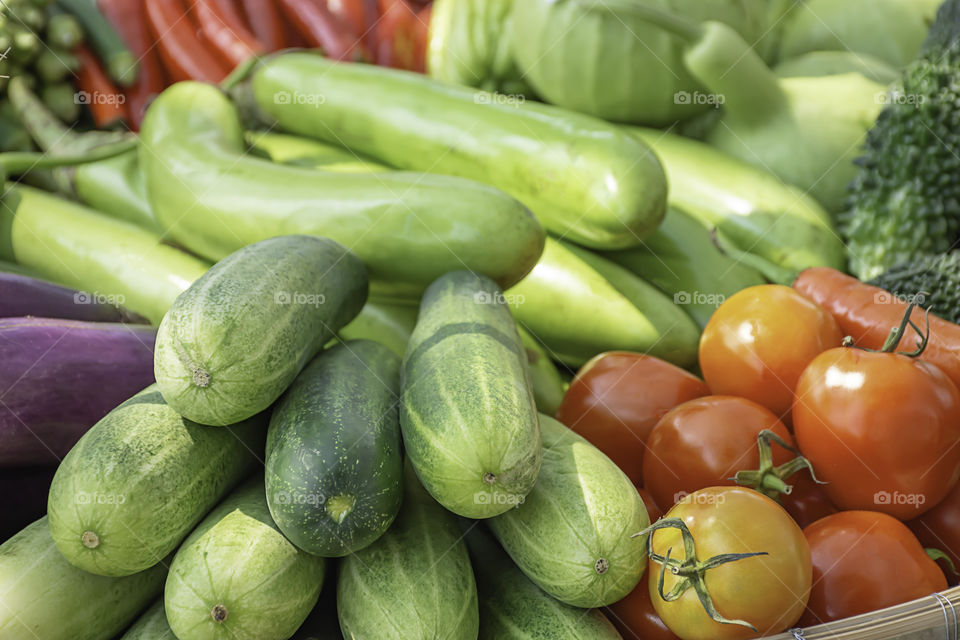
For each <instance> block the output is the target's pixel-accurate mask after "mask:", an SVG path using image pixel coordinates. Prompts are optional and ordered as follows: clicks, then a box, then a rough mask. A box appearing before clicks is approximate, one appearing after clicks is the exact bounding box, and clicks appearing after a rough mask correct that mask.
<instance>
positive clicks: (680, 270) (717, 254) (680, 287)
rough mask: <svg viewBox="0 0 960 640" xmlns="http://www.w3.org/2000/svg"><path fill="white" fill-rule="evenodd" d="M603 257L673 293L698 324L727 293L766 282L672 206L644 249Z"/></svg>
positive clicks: (670, 293) (675, 301)
mask: <svg viewBox="0 0 960 640" xmlns="http://www.w3.org/2000/svg"><path fill="white" fill-rule="evenodd" d="M602 255H603V257H605V258H608V259H609V260H612V261H614V262H616V263H617V264H619V265H620V266H621V267H624V268H626V269H629V270H630V271H632V272H633V273H634V274H636V275H637V276H640V277H641V278H643V279H645V280H647V281H648V282H650V283H652V284H654V285H655V286H656V287H657V288H658V289H660V290H661V291H663V292H664V293H666V294H667V295H668V296H670V297H672V298H673V303H674V304H676V305H678V306H679V307H681V308H682V309H683V310H684V311H686V312H687V313H688V314H690V317H692V318H693V319H694V320H696V322H697V324H698V325H700V328H703V327H705V326H706V324H707V320H709V319H710V316H711V315H713V312H714V311H715V310H716V309H717V307H718V306H720V305H721V304H722V303H723V301H724V300H726V299H727V298H728V297H730V296H732V295H733V294H735V293H736V292H737V291H740V290H741V289H746V288H747V287H752V286H754V285H758V284H765V283H766V280H765V279H764V277H763V276H762V275H760V272H759V271H757V270H755V269H751V268H750V267H748V266H746V265H744V264H742V263H740V262H737V261H736V260H734V259H733V258H731V257H728V256H726V255H724V254H723V253H722V252H721V251H720V249H718V248H717V246H716V245H715V244H714V242H713V240H712V238H711V237H710V231H709V230H708V229H707V228H706V227H704V226H703V225H702V224H700V222H698V221H697V220H696V219H695V218H694V217H692V216H691V215H689V214H687V213H685V212H684V211H682V210H680V209H676V208H673V207H671V208H670V210H669V211H668V212H667V217H666V218H665V219H664V221H663V224H662V225H660V228H659V229H657V231H656V233H654V234H653V235H651V236H650V237H649V238H647V240H646V242H645V243H644V246H643V247H638V248H636V249H625V250H623V251H606V252H604V253H603V254H602Z"/></svg>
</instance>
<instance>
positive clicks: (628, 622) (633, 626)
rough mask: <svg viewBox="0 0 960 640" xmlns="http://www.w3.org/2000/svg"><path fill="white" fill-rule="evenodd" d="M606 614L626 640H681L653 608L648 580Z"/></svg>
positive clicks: (608, 609)
mask: <svg viewBox="0 0 960 640" xmlns="http://www.w3.org/2000/svg"><path fill="white" fill-rule="evenodd" d="M650 521H651V522H652V521H653V519H652V518H651V520H650ZM606 614H607V618H609V619H610V622H612V623H613V626H615V627H616V628H617V631H619V632H620V635H622V636H623V639H624V640H679V638H677V636H676V635H674V633H673V632H672V631H670V629H669V628H668V627H667V625H666V623H664V621H663V620H661V619H660V616H658V615H657V612H656V610H655V609H654V608H653V602H651V601H650V587H649V585H647V581H646V580H641V581H640V583H639V584H638V585H637V586H636V587H635V588H634V589H633V591H631V592H630V593H629V594H628V595H627V597H626V598H624V599H623V600H620V601H618V602H615V603H613V604H612V605H610V606H609V607H607V608H606Z"/></svg>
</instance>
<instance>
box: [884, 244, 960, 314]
mask: <svg viewBox="0 0 960 640" xmlns="http://www.w3.org/2000/svg"><path fill="white" fill-rule="evenodd" d="M870 284H873V285H876V286H878V287H882V288H884V289H886V290H887V291H890V292H891V293H892V294H893V295H895V296H896V297H897V298H900V299H901V300H904V301H916V303H917V304H918V305H920V306H921V307H931V309H930V312H931V313H934V314H936V315H938V316H940V317H941V318H943V319H944V320H949V321H950V322H954V323H960V252H956V251H954V252H952V253H947V254H943V255H926V256H919V257H917V258H916V259H914V260H911V261H910V262H905V263H903V264H901V265H897V266H896V267H893V268H892V269H889V270H887V271H885V272H883V273H881V274H880V275H879V276H877V277H876V278H874V279H873V280H871V281H870Z"/></svg>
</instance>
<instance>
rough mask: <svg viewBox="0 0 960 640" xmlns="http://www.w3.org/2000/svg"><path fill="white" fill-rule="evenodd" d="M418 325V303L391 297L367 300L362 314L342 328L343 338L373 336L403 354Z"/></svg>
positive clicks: (354, 338)
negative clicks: (397, 300)
mask: <svg viewBox="0 0 960 640" xmlns="http://www.w3.org/2000/svg"><path fill="white" fill-rule="evenodd" d="M416 325H417V306H416V305H411V304H405V303H402V302H394V301H388V300H367V304H365V305H364V307H363V309H361V310H360V313H359V315H357V317H356V318H354V319H353V320H352V321H351V322H350V324H348V325H347V326H345V327H344V328H343V329H341V330H340V339H341V340H373V341H374V342H379V343H380V344H382V345H384V346H386V347H389V348H390V350H391V351H393V352H394V353H395V354H397V355H398V356H400V357H401V358H402V357H403V354H404V352H405V351H406V350H407V342H409V341H410V334H411V333H413V328H414V327H415V326H416Z"/></svg>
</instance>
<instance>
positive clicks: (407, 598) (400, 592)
mask: <svg viewBox="0 0 960 640" xmlns="http://www.w3.org/2000/svg"><path fill="white" fill-rule="evenodd" d="M337 614H338V617H339V619H340V629H341V630H342V631H343V635H344V636H345V637H347V638H357V639H360V638H363V639H370V640H373V639H376V640H409V639H410V638H436V639H437V640H440V639H441V638H442V639H443V640H476V638H477V627H478V613H477V585H476V582H475V580H474V577H473V570H472V568H471V566H470V557H469V555H468V554H467V546H466V544H465V543H464V542H463V535H462V534H461V533H460V528H459V526H458V525H457V520H456V518H455V517H454V516H453V514H451V513H449V512H447V511H445V510H444V509H443V507H441V506H440V505H439V504H437V503H436V502H435V501H434V500H433V498H431V497H430V496H429V495H428V494H427V492H426V491H424V489H423V487H422V486H421V485H420V483H419V481H418V480H417V478H416V476H415V475H414V473H413V472H412V471H411V469H410V467H409V465H408V466H407V468H406V469H405V472H404V495H403V507H402V508H401V509H400V514H399V515H398V516H397V520H396V522H394V524H393V526H392V527H390V529H388V530H387V532H386V533H385V534H384V535H382V536H381V537H380V538H379V539H378V540H377V541H376V542H374V543H373V544H371V545H370V546H368V547H366V548H365V549H361V550H360V551H358V552H357V553H354V554H352V555H349V556H347V557H346V558H344V559H343V560H342V561H341V563H340V576H339V578H338V580H337ZM184 640H189V639H184Z"/></svg>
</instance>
